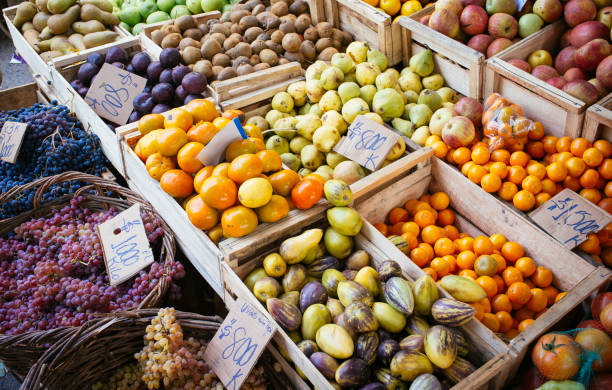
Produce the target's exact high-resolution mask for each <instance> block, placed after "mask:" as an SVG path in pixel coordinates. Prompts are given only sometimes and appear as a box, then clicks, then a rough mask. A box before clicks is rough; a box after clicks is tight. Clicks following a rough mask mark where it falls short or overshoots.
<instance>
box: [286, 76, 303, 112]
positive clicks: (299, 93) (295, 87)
mask: <svg viewBox="0 0 612 390" xmlns="http://www.w3.org/2000/svg"><path fill="white" fill-rule="evenodd" d="M287 93H288V94H289V95H290V96H291V97H292V98H293V102H294V103H295V105H296V106H303V105H304V104H305V103H306V82H305V81H297V82H295V83H292V84H290V85H289V87H287Z"/></svg>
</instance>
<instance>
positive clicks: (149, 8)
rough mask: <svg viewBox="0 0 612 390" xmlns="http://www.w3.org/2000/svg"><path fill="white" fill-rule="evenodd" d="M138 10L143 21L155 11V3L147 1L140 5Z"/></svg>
mask: <svg viewBox="0 0 612 390" xmlns="http://www.w3.org/2000/svg"><path fill="white" fill-rule="evenodd" d="M138 9H139V10H140V16H142V18H143V20H146V19H147V17H148V16H149V15H151V14H152V13H153V12H155V11H157V3H155V1H154V0H147V1H145V2H143V3H141V4H140V6H139V7H138Z"/></svg>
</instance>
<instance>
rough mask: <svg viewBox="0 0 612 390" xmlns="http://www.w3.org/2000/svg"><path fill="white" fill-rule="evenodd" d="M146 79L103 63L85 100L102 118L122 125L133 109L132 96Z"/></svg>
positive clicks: (138, 90) (141, 87) (142, 87)
mask: <svg viewBox="0 0 612 390" xmlns="http://www.w3.org/2000/svg"><path fill="white" fill-rule="evenodd" d="M146 84H147V79H145V78H144V77H141V76H138V75H137V74H134V73H130V72H128V71H127V70H123V69H119V68H117V67H116V66H113V65H111V64H107V63H105V64H104V65H102V68H101V69H100V71H99V72H98V74H97V75H96V76H95V78H94V80H93V82H92V83H91V86H90V87H89V91H87V95H85V101H86V102H87V104H89V106H90V107H91V108H92V109H93V110H94V111H95V112H96V113H97V114H98V115H100V116H101V117H102V118H104V119H108V120H109V121H111V122H113V123H116V124H118V125H124V124H125V123H126V122H127V121H128V119H129V117H130V114H131V113H132V111H133V110H134V98H135V97H136V95H138V94H139V93H141V92H142V91H143V90H144V89H145V86H146Z"/></svg>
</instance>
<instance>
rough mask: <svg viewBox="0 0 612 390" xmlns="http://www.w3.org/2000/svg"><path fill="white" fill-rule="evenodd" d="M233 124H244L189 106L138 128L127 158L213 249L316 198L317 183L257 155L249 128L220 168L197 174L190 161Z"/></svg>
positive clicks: (210, 107)
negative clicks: (177, 204) (134, 158)
mask: <svg viewBox="0 0 612 390" xmlns="http://www.w3.org/2000/svg"><path fill="white" fill-rule="evenodd" d="M238 117H244V115H243V113H242V112H241V111H238V110H230V111H226V112H225V113H223V115H222V116H220V115H219V114H218V112H217V110H216V108H215V106H214V104H213V103H211V102H210V101H208V100H205V99H196V100H192V101H191V102H189V103H188V104H187V105H186V106H185V107H183V108H175V109H172V110H171V111H169V112H168V113H165V114H164V115H161V114H149V115H145V116H143V117H142V118H141V119H140V120H139V121H138V129H139V130H140V132H141V134H142V135H143V136H142V138H140V139H139V140H138V143H137V144H136V146H135V149H134V151H135V153H136V154H137V155H138V156H139V157H140V159H141V160H142V161H143V162H145V165H146V168H147V171H148V172H149V174H150V175H151V177H153V178H154V179H156V180H158V181H159V182H160V185H161V188H162V190H164V191H165V192H167V193H168V194H170V195H171V196H172V197H174V198H176V199H177V200H180V201H181V202H182V204H183V207H184V208H185V211H186V212H187V216H188V218H189V220H190V221H191V223H192V224H193V225H194V226H196V227H197V228H198V229H202V230H206V231H208V235H209V237H210V238H211V239H212V240H213V241H214V242H215V243H217V242H218V241H219V240H220V239H221V238H222V237H242V236H245V235H247V234H250V233H252V232H253V231H254V230H255V228H256V227H257V225H258V224H259V223H264V222H276V221H278V220H280V219H282V218H284V217H286V216H287V215H288V213H289V210H290V209H292V208H298V209H302V210H305V209H309V208H310V207H312V206H313V205H314V204H315V203H317V202H318V201H319V199H321V197H322V196H323V179H322V178H321V177H320V176H318V175H312V176H306V177H304V178H302V177H300V176H299V175H298V174H297V173H296V172H294V171H292V170H290V169H283V166H282V159H281V157H280V155H279V154H278V153H276V152H275V151H273V150H265V146H264V144H263V137H262V135H261V131H260V130H259V128H257V126H255V125H253V124H250V125H245V127H244V129H245V131H246V133H247V135H248V136H249V138H246V139H240V140H237V141H234V142H232V143H231V144H230V145H229V146H228V147H227V148H226V150H225V153H224V154H223V155H224V158H223V161H224V162H221V163H220V164H218V165H216V166H213V165H209V166H204V165H203V164H202V162H201V161H200V160H199V159H198V158H197V155H198V154H199V153H200V151H202V150H203V149H204V148H205V147H206V145H207V144H208V143H209V142H210V140H211V139H212V138H213V137H214V135H215V134H217V132H218V131H220V130H221V129H223V128H224V127H225V126H226V125H227V124H228V123H229V122H230V120H232V119H234V118H238Z"/></svg>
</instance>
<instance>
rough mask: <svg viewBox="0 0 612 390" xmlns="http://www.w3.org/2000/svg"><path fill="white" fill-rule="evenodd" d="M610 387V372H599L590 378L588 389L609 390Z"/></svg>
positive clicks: (611, 376) (611, 386)
mask: <svg viewBox="0 0 612 390" xmlns="http://www.w3.org/2000/svg"><path fill="white" fill-rule="evenodd" d="M609 389H612V374H610V373H604V372H600V373H597V374H595V376H593V377H592V378H591V382H590V383H589V390H609Z"/></svg>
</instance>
